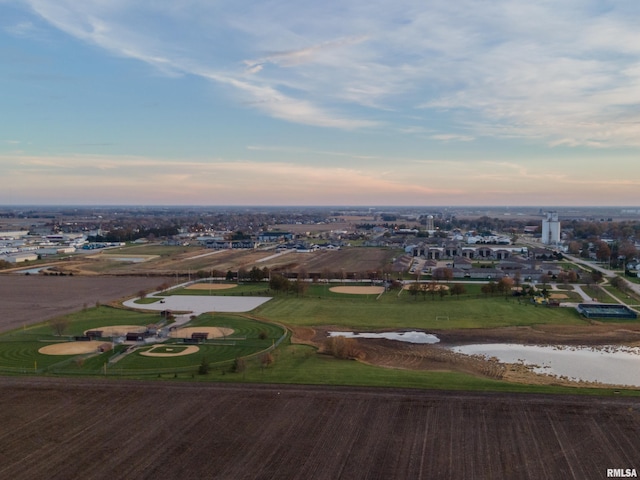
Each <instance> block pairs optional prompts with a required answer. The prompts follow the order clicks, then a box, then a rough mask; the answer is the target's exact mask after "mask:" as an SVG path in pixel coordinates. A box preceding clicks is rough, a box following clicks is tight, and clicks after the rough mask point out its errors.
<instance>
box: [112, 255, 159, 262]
mask: <svg viewBox="0 0 640 480" xmlns="http://www.w3.org/2000/svg"><path fill="white" fill-rule="evenodd" d="M103 257H104V258H107V259H109V260H113V261H116V262H131V263H142V262H146V261H147V260H149V258H147V257H115V256H112V255H103Z"/></svg>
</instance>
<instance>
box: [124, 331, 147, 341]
mask: <svg viewBox="0 0 640 480" xmlns="http://www.w3.org/2000/svg"><path fill="white" fill-rule="evenodd" d="M144 337H145V334H144V333H136V332H129V333H127V336H126V337H125V341H127V342H142V341H144Z"/></svg>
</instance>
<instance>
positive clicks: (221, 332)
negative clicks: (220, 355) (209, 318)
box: [169, 327, 233, 338]
mask: <svg viewBox="0 0 640 480" xmlns="http://www.w3.org/2000/svg"><path fill="white" fill-rule="evenodd" d="M194 333H208V334H209V338H222V337H227V336H229V335H231V334H232V333H233V329H232V328H225V327H184V328H179V329H177V330H174V331H172V332H169V336H170V337H171V338H191V335H193V334H194Z"/></svg>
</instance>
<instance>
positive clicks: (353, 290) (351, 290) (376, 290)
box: [329, 287, 384, 295]
mask: <svg viewBox="0 0 640 480" xmlns="http://www.w3.org/2000/svg"><path fill="white" fill-rule="evenodd" d="M329 291H330V292H334V293H348V294H351V295H372V294H373V295H378V294H380V293H382V292H384V287H331V288H330V289H329Z"/></svg>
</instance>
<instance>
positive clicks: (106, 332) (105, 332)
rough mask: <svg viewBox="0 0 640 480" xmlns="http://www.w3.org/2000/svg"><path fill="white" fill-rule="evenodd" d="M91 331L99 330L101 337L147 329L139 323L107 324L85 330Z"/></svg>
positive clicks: (142, 331) (117, 335) (116, 335)
mask: <svg viewBox="0 0 640 480" xmlns="http://www.w3.org/2000/svg"><path fill="white" fill-rule="evenodd" d="M91 331H101V332H102V336H103V337H123V336H125V335H126V334H127V333H144V332H146V331H147V327H141V326H140V325H108V326H106V327H98V328H90V329H89V330H86V331H85V332H84V333H85V335H86V334H87V332H91Z"/></svg>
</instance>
